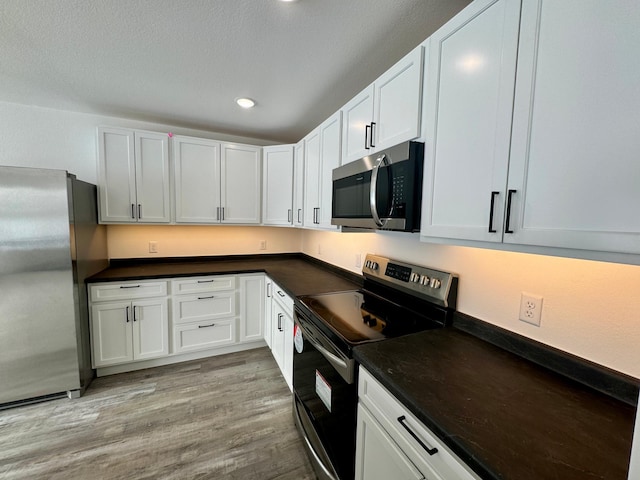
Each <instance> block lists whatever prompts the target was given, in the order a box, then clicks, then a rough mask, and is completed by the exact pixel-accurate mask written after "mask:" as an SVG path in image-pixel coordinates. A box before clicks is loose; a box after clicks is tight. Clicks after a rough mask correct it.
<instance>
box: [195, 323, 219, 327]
mask: <svg viewBox="0 0 640 480" xmlns="http://www.w3.org/2000/svg"><path fill="white" fill-rule="evenodd" d="M215 326H216V324H215V323H212V324H211V325H198V328H209V327H215Z"/></svg>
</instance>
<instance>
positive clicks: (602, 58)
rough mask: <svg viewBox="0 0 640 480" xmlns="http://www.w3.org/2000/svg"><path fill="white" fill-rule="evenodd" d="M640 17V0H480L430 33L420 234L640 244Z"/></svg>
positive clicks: (541, 243) (621, 246)
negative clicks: (611, 31)
mask: <svg viewBox="0 0 640 480" xmlns="http://www.w3.org/2000/svg"><path fill="white" fill-rule="evenodd" d="M520 7H521V8H520ZM577 11H579V12H580V15H575V12H577ZM632 19H635V20H637V21H635V22H634V21H632ZM638 22H640V6H638V4H637V3H634V2H620V3H615V4H612V5H609V4H607V5H604V4H603V3H602V2H598V1H596V0H586V1H577V0H563V1H557V2H551V1H548V0H523V1H522V4H521V5H520V2H515V1H514V2H509V1H506V0H476V1H474V2H473V3H472V4H470V5H469V6H468V7H467V8H465V9H464V10H463V11H462V12H460V13H459V14H458V15H457V16H455V17H454V18H453V19H452V20H451V21H450V22H448V23H447V24H445V26H443V27H442V28H441V29H440V30H438V31H437V32H436V33H435V34H434V35H433V36H432V37H431V52H430V62H429V66H428V69H427V82H426V85H427V87H426V88H427V90H426V96H427V99H426V108H427V117H426V123H427V125H426V138H427V155H426V156H425V182H424V194H423V217H422V231H421V235H422V239H423V240H427V241H429V240H430V239H431V238H433V237H436V238H448V239H458V240H463V241H467V240H470V241H481V242H503V243H504V244H511V245H527V246H535V247H553V248H562V249H573V250H574V251H576V250H586V251H595V252H614V253H623V254H638V253H640V217H638V215H637V214H636V210H637V208H636V206H637V205H638V204H640V189H639V188H637V181H636V179H637V178H640V162H638V161H637V153H636V152H637V151H638V150H639V149H640V137H639V136H638V135H636V134H635V133H633V131H632V130H633V126H634V125H638V124H640V110H638V109H637V108H636V105H638V104H640V89H638V87H637V85H638V83H639V82H640V76H639V74H638V72H640V56H638V55H637V54H636V53H637V52H636V51H635V50H634V49H633V48H631V46H632V45H638V44H640V30H639V29H637V28H636V27H635V25H636V24H637V23H638ZM593 25H616V28H615V30H616V34H615V35H604V34H603V35H598V34H594V30H593ZM611 52H616V54H615V57H612V56H611Z"/></svg>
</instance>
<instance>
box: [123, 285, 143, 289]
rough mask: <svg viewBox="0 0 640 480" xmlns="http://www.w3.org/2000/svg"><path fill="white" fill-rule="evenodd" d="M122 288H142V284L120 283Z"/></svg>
mask: <svg viewBox="0 0 640 480" xmlns="http://www.w3.org/2000/svg"><path fill="white" fill-rule="evenodd" d="M120 288H140V285H120Z"/></svg>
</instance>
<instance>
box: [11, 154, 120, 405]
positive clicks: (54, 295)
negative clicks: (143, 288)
mask: <svg viewBox="0 0 640 480" xmlns="http://www.w3.org/2000/svg"><path fill="white" fill-rule="evenodd" d="M105 230H106V229H105V227H104V226H102V225H98V224H97V206H96V187H95V185H91V184H89V183H85V182H82V181H79V180H77V179H76V178H75V176H74V175H70V174H68V173H67V172H65V171H61V170H46V169H35V168H20V167H2V166H0V408H2V407H6V406H10V405H14V404H18V403H22V402H25V401H31V400H34V399H38V400H39V399H42V398H47V397H49V396H54V395H59V394H65V393H66V394H67V395H68V396H69V397H70V398H73V397H77V396H79V395H80V394H81V393H82V392H83V391H84V389H85V388H86V387H87V385H88V384H89V383H90V382H91V380H92V378H93V374H94V372H93V370H92V369H91V354H90V351H91V349H90V346H89V318H88V317H89V315H88V310H87V289H86V286H85V283H84V281H85V279H86V278H87V277H88V276H91V275H93V274H94V273H96V272H98V271H100V270H102V269H103V268H105V267H106V266H107V263H108V262H107V242H106V231H105Z"/></svg>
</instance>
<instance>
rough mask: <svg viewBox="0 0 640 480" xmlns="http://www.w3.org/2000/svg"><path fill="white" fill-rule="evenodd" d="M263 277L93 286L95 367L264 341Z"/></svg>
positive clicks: (115, 369) (120, 367) (124, 367)
mask: <svg viewBox="0 0 640 480" xmlns="http://www.w3.org/2000/svg"><path fill="white" fill-rule="evenodd" d="M264 278H265V276H264V274H262V273H258V274H246V275H243V274H239V275H209V276H197V277H181V278H173V279H167V280H164V281H155V280H153V281H152V280H145V281H139V282H132V281H127V282H108V283H100V284H93V285H90V286H89V302H90V312H91V349H92V355H93V367H94V368H97V369H99V370H98V376H101V375H107V374H110V373H119V372H124V371H128V370H136V369H139V368H147V367H153V366H158V365H165V364H169V363H176V362H179V361H184V360H191V359H196V358H202V357H207V356H211V355H216V354H220V353H231V352H233V351H240V350H246V349H248V348H255V347H259V346H261V345H264V337H263V336H264V323H265V316H264V313H265V302H264V290H265V288H264V285H265V281H264ZM292 305H293V303H292ZM292 328H293V327H292ZM146 360H149V361H148V362H146Z"/></svg>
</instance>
